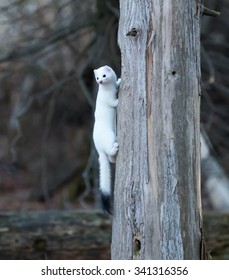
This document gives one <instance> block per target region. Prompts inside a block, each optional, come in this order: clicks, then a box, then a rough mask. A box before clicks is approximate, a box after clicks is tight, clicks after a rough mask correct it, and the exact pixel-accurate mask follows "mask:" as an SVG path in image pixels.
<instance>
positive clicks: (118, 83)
mask: <svg viewBox="0 0 229 280" xmlns="http://www.w3.org/2000/svg"><path fill="white" fill-rule="evenodd" d="M120 84H121V78H119V79H118V80H117V82H116V85H117V88H118V87H119V86H120Z"/></svg>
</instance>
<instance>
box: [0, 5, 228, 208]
mask: <svg viewBox="0 0 229 280" xmlns="http://www.w3.org/2000/svg"><path fill="white" fill-rule="evenodd" d="M205 5H206V6H207V7H209V8H211V9H215V10H217V11H220V12H221V16H219V17H216V18H213V17H207V16H204V17H202V26H201V30H202V31H201V34H202V35H201V36H202V37H201V43H202V49H201V57H202V104H201V125H202V128H203V129H204V130H205V132H206V134H207V135H208V138H209V143H211V152H212V153H213V154H214V157H215V158H216V159H217V160H218V161H219V163H220V164H221V166H222V167H223V169H224V171H225V174H227V175H229V141H228V139H229V109H228V108H229V79H228V74H229V72H228V70H229V57H228V54H229V41H228V38H229V33H228V28H229V21H228V18H229V1H228V0H209V1H205ZM118 19H119V1H117V0H97V1H96V0H85V1H77V0H55V1H54V0H30V1H27V0H1V3H0V38H1V40H0V211H15V210H16V211H26V210H41V209H79V208H84V209H96V208H99V207H100V206H99V199H98V164H97V154H96V152H95V149H94V146H93V142H92V127H93V120H94V116H93V114H94V103H95V98H96V93H97V85H96V84H95V81H94V76H93V69H95V68H98V67H99V66H102V65H105V64H107V65H110V66H111V67H113V69H114V70H115V71H116V73H117V75H118V76H119V75H120V70H121V69H120V68H121V67H120V65H121V62H120V52H119V48H118V45H117V30H118ZM187 78H188V77H187ZM203 199H204V200H206V201H204V203H203V205H204V207H205V209H210V208H211V204H210V203H208V202H207V200H208V198H207V196H206V195H204V196H203Z"/></svg>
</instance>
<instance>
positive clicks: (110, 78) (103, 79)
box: [94, 65, 117, 85]
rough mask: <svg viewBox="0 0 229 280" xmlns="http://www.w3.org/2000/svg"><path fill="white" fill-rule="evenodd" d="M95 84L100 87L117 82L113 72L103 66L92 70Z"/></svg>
mask: <svg viewBox="0 0 229 280" xmlns="http://www.w3.org/2000/svg"><path fill="white" fill-rule="evenodd" d="M94 74H95V79H96V82H97V83H98V84H100V85H102V84H109V83H115V82H116V80H117V77H116V74H115V72H114V71H113V70H112V68H111V67H109V66H107V65H105V66H102V67H100V68H98V69H95V70H94Z"/></svg>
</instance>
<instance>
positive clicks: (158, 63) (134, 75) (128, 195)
mask: <svg viewBox="0 0 229 280" xmlns="http://www.w3.org/2000/svg"><path fill="white" fill-rule="evenodd" d="M200 4H201V3H200V1H198V0H196V1H194V0H185V1H183V0H176V1H172V0H171V1H169V0H154V1H153V0H144V1H131V0H120V24H119V45H120V48H121V54H122V84H121V89H120V93H119V95H120V98H119V100H120V102H119V108H118V140H119V145H120V149H119V154H118V157H117V163H116V177H115V190H114V218H113V228H112V252H111V254H112V259H200V258H201V252H200V251H201V250H200V247H201V246H200V245H201V234H202V218H201V215H202V214H201V199H200V122H199V110H200V75H201V74H200V26H199V19H200V13H201V11H200Z"/></svg>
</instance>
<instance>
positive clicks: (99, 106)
mask: <svg viewBox="0 0 229 280" xmlns="http://www.w3.org/2000/svg"><path fill="white" fill-rule="evenodd" d="M94 74H95V79H96V81H97V83H98V84H99V90H98V95H97V99H96V108H95V124H94V130H93V140H94V143H95V147H96V150H97V152H98V154H99V165H100V192H101V196H102V204H103V208H104V210H105V211H106V212H108V213H111V205H110V198H111V169H110V162H115V157H116V154H117V152H118V143H117V139H116V110H117V106H118V98H117V90H118V87H119V84H120V82H121V79H118V80H117V77H116V74H115V72H114V71H113V70H112V68H110V67H109V66H103V67H100V68H99V69H96V70H94Z"/></svg>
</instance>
